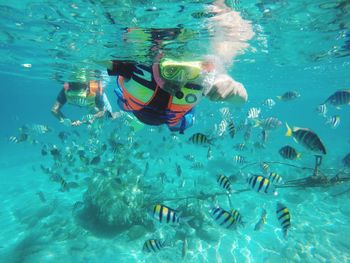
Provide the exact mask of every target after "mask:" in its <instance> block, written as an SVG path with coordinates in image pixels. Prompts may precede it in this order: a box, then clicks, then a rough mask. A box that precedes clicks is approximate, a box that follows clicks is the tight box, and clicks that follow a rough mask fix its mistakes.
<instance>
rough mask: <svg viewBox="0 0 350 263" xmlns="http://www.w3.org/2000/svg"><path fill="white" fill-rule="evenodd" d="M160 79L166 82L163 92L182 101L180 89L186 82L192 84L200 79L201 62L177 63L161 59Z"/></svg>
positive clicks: (182, 94)
mask: <svg viewBox="0 0 350 263" xmlns="http://www.w3.org/2000/svg"><path fill="white" fill-rule="evenodd" d="M159 71H160V75H161V77H162V78H163V79H164V80H165V81H166V84H165V85H164V90H166V91H168V92H169V93H171V94H173V95H175V96H176V98H178V99H182V98H183V96H184V93H183V92H182V91H181V88H182V87H183V86H184V85H185V84H186V83H188V82H193V81H195V80H196V79H197V78H199V77H200V75H201V72H202V64H201V62H197V61H196V62H178V61H174V60H170V59H163V60H161V61H160V63H159Z"/></svg>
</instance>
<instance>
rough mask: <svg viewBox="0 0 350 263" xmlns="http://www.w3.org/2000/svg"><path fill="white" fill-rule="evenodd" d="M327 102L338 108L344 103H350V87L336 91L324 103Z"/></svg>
mask: <svg viewBox="0 0 350 263" xmlns="http://www.w3.org/2000/svg"><path fill="white" fill-rule="evenodd" d="M327 103H328V104H331V105H333V106H335V107H337V108H339V106H342V105H350V89H347V90H338V91H336V92H335V93H333V94H332V95H331V96H329V97H328V98H327V99H326V101H325V102H324V103H323V104H327Z"/></svg>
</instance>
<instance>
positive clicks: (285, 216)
mask: <svg viewBox="0 0 350 263" xmlns="http://www.w3.org/2000/svg"><path fill="white" fill-rule="evenodd" d="M276 215H277V219H278V222H279V223H280V225H281V227H282V231H283V236H284V238H287V234H288V229H289V228H290V227H291V222H290V220H291V217H290V213H289V209H288V208H287V207H286V206H285V205H283V204H281V203H277V207H276Z"/></svg>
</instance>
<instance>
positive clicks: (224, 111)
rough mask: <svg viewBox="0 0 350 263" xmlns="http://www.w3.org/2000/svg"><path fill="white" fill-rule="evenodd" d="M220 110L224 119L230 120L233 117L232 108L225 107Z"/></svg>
mask: <svg viewBox="0 0 350 263" xmlns="http://www.w3.org/2000/svg"><path fill="white" fill-rule="evenodd" d="M219 111H220V114H221V117H222V118H223V119H224V120H230V119H231V118H232V115H231V112H230V109H229V108H228V107H223V108H221V109H220V110H219Z"/></svg>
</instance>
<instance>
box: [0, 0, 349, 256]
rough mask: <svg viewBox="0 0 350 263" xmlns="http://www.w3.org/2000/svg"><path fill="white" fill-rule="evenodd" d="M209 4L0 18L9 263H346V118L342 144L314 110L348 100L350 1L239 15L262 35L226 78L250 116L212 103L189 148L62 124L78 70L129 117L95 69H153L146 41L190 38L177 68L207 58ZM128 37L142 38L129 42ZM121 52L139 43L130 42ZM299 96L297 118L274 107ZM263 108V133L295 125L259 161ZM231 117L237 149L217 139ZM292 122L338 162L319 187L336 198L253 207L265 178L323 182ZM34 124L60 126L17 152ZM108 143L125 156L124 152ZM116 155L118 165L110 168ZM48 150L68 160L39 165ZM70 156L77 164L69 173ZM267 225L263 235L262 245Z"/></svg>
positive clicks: (344, 111) (294, 107)
mask: <svg viewBox="0 0 350 263" xmlns="http://www.w3.org/2000/svg"><path fill="white" fill-rule="evenodd" d="M209 3H210V1H182V2H178V1H158V2H156V1H153V2H152V1H118V2H117V1H76V2H71V1H60V2H59V3H56V2H54V1H35V2H34V1H15V2H13V3H5V2H2V3H1V4H0V13H1V16H0V19H1V22H2V23H1V27H2V30H1V32H0V39H1V42H0V43H1V51H0V52H1V54H2V61H1V63H0V74H1V76H0V77H1V80H2V87H1V89H2V94H3V103H2V104H1V106H0V107H1V108H0V109H1V112H2V123H3V124H2V125H1V129H0V135H1V140H0V144H1V146H0V149H1V150H0V155H1V159H0V164H1V165H0V177H1V181H0V184H1V188H0V196H1V198H0V200H1V201H0V202H1V207H2V209H1V210H0V229H1V230H0V233H1V235H0V244H1V245H0V262H176V261H177V262H179V261H183V262H349V261H350V259H349V258H350V252H349V249H350V248H349V242H348V240H349V239H348V236H349V234H350V227H349V216H350V209H349V205H348V199H349V191H347V190H348V189H349V188H350V185H349V183H348V182H347V181H346V179H344V180H341V181H340V182H339V183H337V184H335V183H331V182H330V181H329V180H330V179H331V178H333V177H334V176H335V175H337V174H338V175H339V176H340V177H342V178H343V177H344V178H349V176H350V172H349V167H344V165H343V163H342V159H343V158H344V157H345V156H346V155H347V154H348V153H349V152H350V132H349V131H350V124H349V123H350V114H349V113H350V107H349V105H344V106H342V107H341V108H340V109H337V108H335V107H333V106H331V105H330V106H329V105H327V108H328V112H327V116H328V117H330V116H334V115H339V116H340V124H339V126H338V127H336V128H332V127H330V126H329V125H328V124H326V119H325V118H324V117H322V116H320V115H319V114H318V113H317V112H316V110H315V108H316V107H317V106H318V105H319V104H321V103H323V102H324V101H325V100H326V99H327V98H328V97H329V96H330V95H331V94H332V93H334V92H335V91H337V90H340V89H349V87H350V74H349V72H350V60H349V54H350V49H349V48H350V47H349V41H350V24H349V23H350V20H349V17H350V5H349V3H348V1H326V0H323V1H306V0H305V1H228V3H227V4H228V5H229V6H230V7H231V8H232V9H234V10H237V11H239V12H241V16H242V17H243V18H244V19H246V20H247V21H251V25H252V29H253V31H254V33H255V35H254V37H253V38H252V39H251V40H250V41H249V44H250V46H249V47H248V48H247V49H245V51H244V53H243V54H241V55H239V56H236V57H235V62H234V64H233V66H232V67H230V68H229V70H228V71H229V74H230V75H231V76H232V77H234V78H235V79H236V80H237V81H239V82H241V83H243V84H244V86H245V87H246V89H247V91H248V94H249V100H248V102H247V103H246V104H245V105H244V106H243V107H242V108H237V107H235V106H232V105H230V104H228V103H225V102H210V101H209V100H203V101H202V102H201V103H200V104H199V105H198V106H197V107H196V121H195V123H194V125H193V126H192V127H191V128H189V129H188V130H186V131H185V134H184V135H181V134H178V133H171V132H169V131H168V129H167V128H166V127H163V126H161V127H151V126H144V127H143V128H142V129H141V130H139V131H136V132H134V131H132V130H131V129H130V128H129V125H130V122H128V121H127V119H128V117H127V116H126V115H123V117H122V118H120V119H117V120H115V121H108V120H107V121H104V122H103V123H101V124H100V127H97V126H96V125H93V126H92V127H90V126H89V125H82V126H80V127H76V128H74V127H66V126H63V125H61V124H60V123H58V121H57V120H56V119H54V118H53V116H52V115H51V113H50V108H51V106H52V104H53V102H54V101H55V98H56V96H57V93H58V92H59V91H60V89H61V88H62V81H66V80H69V79H70V78H72V75H74V73H77V72H78V73H79V72H80V73H81V71H82V69H84V70H85V71H88V70H98V71H96V72H95V73H96V75H97V76H94V77H97V78H99V79H102V80H103V81H104V83H105V85H106V94H107V95H108V97H109V99H110V102H111V104H112V107H113V110H115V111H117V110H118V106H117V98H116V97H115V95H114V94H113V88H114V86H115V78H113V77H108V76H107V74H106V71H105V69H104V68H103V67H101V66H100V65H99V64H98V63H97V61H104V60H108V59H123V60H136V61H139V62H145V63H147V62H149V61H151V59H152V57H151V55H152V52H151V51H150V48H151V46H152V45H154V43H153V42H152V41H151V40H150V39H149V37H147V34H146V37H145V34H143V33H144V32H146V33H147V32H149V30H150V29H151V28H174V27H177V28H184V29H186V30H187V31H186V32H187V33H188V35H187V36H185V37H184V38H183V39H175V40H171V41H169V43H167V44H166V45H165V50H166V51H167V52H169V54H171V55H172V56H179V55H183V56H184V57H186V58H198V57H200V56H202V55H205V54H210V50H209V47H208V44H207V43H208V42H209V41H210V40H211V38H212V37H213V36H212V35H211V34H210V33H209V32H208V31H207V30H206V29H205V28H206V25H207V24H206V23H207V21H206V20H205V17H203V18H195V17H194V16H193V15H192V14H194V13H196V12H201V11H203V10H204V9H205V7H206V5H207V4H209ZM126 28H137V30H136V33H135V34H131V33H126V30H125V29H126ZM134 32H135V31H134ZM125 37H126V38H127V39H128V41H123V38H125ZM78 73H77V74H78ZM291 90H292V91H297V92H298V93H300V97H299V98H297V99H295V100H292V101H289V102H283V101H280V100H278V99H277V98H276V96H279V95H282V94H283V93H284V92H286V91H291ZM268 98H272V99H273V100H274V101H275V102H276V105H275V106H273V107H272V109H269V108H268V107H266V106H264V105H262V102H263V101H264V100H265V99H268ZM253 107H256V108H261V117H260V119H262V118H266V117H276V118H278V119H279V120H281V121H282V123H283V125H282V126H281V127H280V128H278V129H276V130H273V131H271V132H269V136H268V140H267V142H266V143H265V148H263V149H260V148H259V147H255V146H254V144H255V143H256V142H261V138H260V134H261V128H260V127H254V128H253V129H252V134H251V137H250V138H249V139H248V140H245V139H244V134H245V130H246V129H247V126H244V127H243V130H242V131H239V129H238V126H239V123H241V122H243V123H244V121H245V120H246V118H247V111H248V110H249V109H250V108H253ZM226 108H228V109H229V110H230V112H231V114H232V115H233V121H234V123H235V125H236V130H237V131H236V135H235V137H234V138H233V139H232V138H231V137H230V136H229V133H228V130H227V127H226V129H225V130H221V131H220V128H218V127H219V126H220V123H222V121H223V119H224V118H223V116H222V111H223V109H226ZM63 111H64V112H65V113H66V114H67V115H69V116H70V117H71V118H72V119H74V118H76V119H79V118H81V116H83V115H85V114H87V112H86V111H84V110H82V109H77V108H76V107H70V106H66V107H65V108H64V110H63ZM286 122H287V123H288V124H289V125H290V126H297V127H305V128H309V129H311V130H313V131H314V132H316V133H317V135H318V136H319V137H320V138H321V139H322V141H323V142H324V144H325V146H326V148H327V154H326V155H324V157H323V160H322V164H321V166H320V174H322V175H325V176H327V182H328V184H327V183H324V184H323V185H316V187H311V185H310V184H309V185H304V186H299V187H297V186H295V187H279V188H278V189H277V191H278V195H277V196H273V195H264V194H261V193H257V192H255V191H253V190H249V191H243V190H246V189H249V188H248V184H247V182H246V179H247V178H248V177H249V176H250V174H261V175H263V174H264V172H263V171H262V170H261V168H260V163H261V162H266V163H268V164H269V166H270V171H271V172H277V173H279V174H280V175H281V176H282V177H283V181H284V182H285V183H286V185H285V186H288V185H290V181H292V180H297V179H303V178H306V177H309V176H311V175H312V173H313V167H314V162H315V157H314V155H315V153H314V152H312V151H309V150H307V149H306V148H305V147H303V146H302V145H300V144H298V143H296V142H294V140H293V139H292V138H290V137H286V136H284V134H285V132H286V129H285V126H284V123H286ZM34 124H41V125H48V126H49V127H50V128H51V130H52V131H50V132H48V133H45V134H38V133H37V132H35V131H30V137H31V140H27V141H25V142H21V143H14V142H11V141H10V140H9V138H10V137H11V136H18V135H19V134H20V131H19V128H21V127H22V125H28V126H30V127H31V125H34ZM221 126H222V125H221ZM60 132H66V133H68V136H67V138H66V139H65V140H61V139H60V138H59V137H58V135H59V133H60ZM197 132H201V133H204V134H207V135H208V136H210V137H211V138H213V139H214V140H213V145H212V146H210V149H211V152H212V156H210V157H209V158H208V147H207V146H202V145H193V144H191V143H189V142H188V139H189V137H190V136H191V135H193V134H195V133H197ZM111 137H114V138H113V140H114V141H115V142H117V143H118V144H117V146H116V147H114V148H115V149H114V150H115V151H113V149H112V148H113V147H112V144H111V139H110V138H111ZM33 140H34V141H33ZM238 143H245V144H246V147H247V150H245V151H240V150H237V149H236V148H235V147H234V146H235V145H236V144H238ZM104 144H106V145H107V150H106V151H105V152H103V153H101V152H102V150H101V148H102V147H103V145H104ZM44 145H56V146H57V147H58V149H59V150H60V151H61V154H62V156H63V157H62V159H61V160H58V161H54V158H53V157H52V156H51V155H50V154H48V155H46V156H44V155H42V154H41V151H42V149H43V147H45V146H44ZM284 145H291V146H293V147H294V148H295V149H296V150H297V151H298V152H300V153H301V158H300V159H298V160H295V161H291V160H285V159H283V158H282V157H281V156H280V155H279V153H278V151H279V149H280V148H281V147H282V146H284ZM78 149H83V150H84V151H85V154H86V156H87V157H88V158H89V159H90V160H91V159H92V158H93V157H95V156H97V155H99V154H101V161H100V162H99V163H97V164H95V165H94V164H86V163H84V161H83V160H81V159H79V157H78V153H77V150H78ZM69 154H72V156H73V158H75V159H76V160H75V161H70V159H69V158H70V157H69ZM236 155H241V156H243V157H244V158H245V163H244V164H241V165H240V164H237V163H236V162H234V160H233V158H234V156H236ZM290 165H293V166H290ZM177 166H180V167H181V174H180V173H179V172H177V168H176V167H177ZM305 167H307V168H305ZM308 168H310V169H308ZM47 169H49V170H47ZM218 174H224V175H226V176H227V177H229V178H230V179H231V183H232V189H233V193H232V194H231V195H230V196H228V195H227V194H226V192H225V190H224V189H222V188H220V186H219V185H218V183H217V182H216V178H217V175H218ZM60 178H63V179H64V180H65V181H66V182H67V183H71V184H70V187H69V188H70V189H69V191H65V190H64V189H62V187H63V183H62V181H61V180H60ZM282 186H283V185H282ZM292 186H294V185H292ZM62 190H63V191H62ZM241 190H242V191H241ZM229 200H230V201H229ZM277 202H281V203H283V204H284V205H285V206H286V207H288V209H289V212H290V215H291V228H290V229H289V231H288V238H287V239H285V238H284V237H283V233H282V231H281V226H280V224H279V222H278V220H277V216H276V204H277ZM157 203H162V204H164V205H167V206H169V207H171V208H174V209H177V210H178V211H181V212H182V213H181V215H180V216H181V217H182V218H184V220H183V222H182V223H181V222H180V224H178V225H175V226H174V225H167V224H160V223H158V222H156V221H155V220H153V219H152V217H151V216H150V215H149V214H150V211H151V210H152V207H153V205H155V204H157ZM214 204H217V205H220V207H222V208H223V209H225V210H230V209H233V208H234V209H237V210H238V211H239V212H240V214H241V215H242V217H243V220H244V222H245V227H239V228H238V229H237V230H233V229H225V228H223V227H221V226H220V225H218V224H217V223H216V222H215V220H214V219H213V218H212V216H211V215H210V212H209V209H210V208H211V207H212V206H213V205H214ZM263 209H265V210H266V212H267V220H266V224H265V226H264V228H263V229H262V230H261V231H254V227H255V224H256V223H257V222H258V221H259V219H260V216H261V212H262V210H263ZM186 220H188V222H187V223H186V222H184V221H186ZM151 238H156V239H161V240H165V241H166V244H167V246H166V247H165V248H164V249H162V251H160V252H159V253H148V254H147V253H143V251H142V247H143V244H144V242H145V241H146V240H148V239H151ZM184 244H187V246H185V248H186V251H185V252H186V253H184V252H183V249H184Z"/></svg>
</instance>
